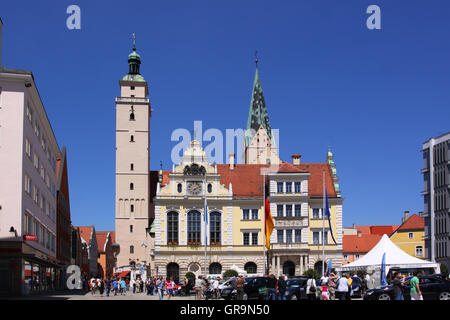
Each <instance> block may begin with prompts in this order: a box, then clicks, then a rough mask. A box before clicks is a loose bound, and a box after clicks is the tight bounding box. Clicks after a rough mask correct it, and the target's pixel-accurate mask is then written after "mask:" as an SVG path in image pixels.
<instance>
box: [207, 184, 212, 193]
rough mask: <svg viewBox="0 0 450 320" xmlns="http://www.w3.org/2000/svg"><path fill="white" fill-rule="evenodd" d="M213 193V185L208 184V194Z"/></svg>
mask: <svg viewBox="0 0 450 320" xmlns="http://www.w3.org/2000/svg"><path fill="white" fill-rule="evenodd" d="M211 192H212V184H211V183H210V184H208V193H211Z"/></svg>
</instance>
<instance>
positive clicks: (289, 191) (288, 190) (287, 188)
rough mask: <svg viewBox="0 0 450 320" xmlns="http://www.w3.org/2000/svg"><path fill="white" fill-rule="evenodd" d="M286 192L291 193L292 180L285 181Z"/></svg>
mask: <svg viewBox="0 0 450 320" xmlns="http://www.w3.org/2000/svg"><path fill="white" fill-rule="evenodd" d="M286 193H292V182H286Z"/></svg>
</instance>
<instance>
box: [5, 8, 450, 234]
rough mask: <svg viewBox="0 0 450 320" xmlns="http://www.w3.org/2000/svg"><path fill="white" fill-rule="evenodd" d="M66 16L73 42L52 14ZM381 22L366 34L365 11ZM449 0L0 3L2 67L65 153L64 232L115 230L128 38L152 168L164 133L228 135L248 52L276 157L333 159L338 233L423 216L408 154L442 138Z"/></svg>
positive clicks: (245, 86)
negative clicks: (36, 95)
mask: <svg viewBox="0 0 450 320" xmlns="http://www.w3.org/2000/svg"><path fill="white" fill-rule="evenodd" d="M71 4H77V5H79V6H80V8H81V30H68V29H67V28H66V18H67V17H68V15H67V14H66V8H67V7H68V6H69V5H71ZM372 4H376V5H379V6H380V8H381V28H382V29H381V30H368V29H367V27H366V19H367V17H368V16H369V15H368V14H366V8H367V7H368V6H369V5H372ZM449 10H450V3H449V2H448V1H444V0H442V1H437V0H434V1H425V0H421V1H414V0H413V1H412V0H409V1H379V0H377V1H363V0H349V1H328V0H327V1H325V0H322V1H313V0H307V1H306V0H304V1H262V0H259V1H254V0H245V1H234V0H230V1H217V0H213V1H211V0H201V1H200V0H195V1H194V0H193V1H186V0H167V1H139V0H135V1H132V2H129V1H87V0H75V1H63V0H60V1H39V2H37V1H30V0H27V1H21V2H20V5H19V4H18V3H17V2H16V1H2V3H1V4H0V16H1V18H2V19H3V22H4V27H3V49H2V64H3V65H4V66H6V67H9V68H17V69H26V70H31V71H33V73H34V76H35V79H36V82H37V85H38V89H39V92H40V94H41V97H42V100H43V102H44V105H45V108H46V110H47V113H48V116H49V118H50V121H51V123H52V126H53V129H54V131H55V133H56V136H57V139H58V142H59V144H60V147H62V146H66V147H67V149H68V161H69V162H68V165H69V179H70V200H71V212H72V221H73V224H74V225H91V224H94V225H95V226H96V229H97V230H107V229H113V228H114V183H115V177H114V166H115V132H114V130H115V114H114V112H115V110H114V98H115V97H116V96H118V95H119V83H118V81H119V79H120V78H121V77H122V76H123V75H124V74H126V73H127V71H128V67H127V55H128V54H129V52H130V51H131V46H132V41H131V33H133V32H135V33H136V36H137V40H136V46H137V49H138V52H139V53H140V55H141V57H142V60H143V63H142V66H141V73H142V74H143V76H144V77H145V78H146V80H147V81H149V90H150V97H151V101H152V107H153V109H154V110H155V111H154V113H153V117H152V120H151V169H152V170H157V169H159V162H160V161H163V164H164V169H167V170H168V169H171V167H172V164H171V159H170V153H171V149H172V147H173V146H174V145H175V144H176V143H175V142H171V141H170V136H171V133H172V131H173V130H174V129H176V128H186V129H188V130H192V129H193V122H194V120H202V121H203V130H205V129H208V128H218V129H220V130H223V131H225V129H227V128H230V129H232V128H243V127H245V125H246V123H247V115H248V109H249V104H250V94H251V89H252V88H251V87H252V84H253V76H254V71H255V70H254V68H255V65H254V62H253V59H254V52H255V50H258V53H259V58H260V64H259V71H260V76H261V82H262V87H263V90H264V94H265V99H266V104H267V107H268V111H269V117H270V121H271V126H272V128H278V129H279V130H280V151H281V152H280V153H281V158H282V159H283V160H286V161H290V156H291V155H292V154H293V153H300V154H302V161H303V162H323V161H324V160H325V156H326V151H327V146H328V145H331V146H332V150H333V152H334V154H335V162H336V164H337V170H338V176H339V178H340V184H341V188H342V191H343V196H344V198H345V201H344V225H346V226H350V225H351V224H352V223H356V224H398V223H400V218H401V215H402V214H403V211H404V210H410V211H413V212H417V211H419V210H423V198H422V196H421V194H420V192H421V191H422V190H423V180H422V179H423V178H422V175H421V173H420V169H421V168H422V154H421V152H420V150H421V145H422V142H424V141H425V140H427V139H428V138H430V137H432V136H437V135H439V134H441V133H445V132H447V131H449V118H450V111H449V110H450V109H449V107H448V106H449V102H450V82H449V79H450V77H449V74H450V59H449V54H450V42H449V41H447V39H448V34H449V33H450V21H449V20H448V12H449Z"/></svg>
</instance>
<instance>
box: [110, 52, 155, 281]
mask: <svg viewBox="0 0 450 320" xmlns="http://www.w3.org/2000/svg"><path fill="white" fill-rule="evenodd" d="M140 64H141V58H140V56H139V54H138V53H137V52H136V48H135V46H133V52H132V53H131V54H130V55H129V56H128V65H129V72H128V74H126V75H125V76H124V77H123V78H122V80H120V81H119V84H120V96H119V97H117V98H116V204H115V207H116V210H115V214H116V217H115V220H116V241H117V243H118V244H119V245H120V251H119V253H118V254H117V266H116V267H118V268H120V269H121V270H129V268H130V267H131V269H133V267H136V268H138V270H140V271H141V276H142V277H146V274H147V271H148V270H149V269H150V268H151V265H150V264H151V261H150V260H151V258H150V249H151V248H150V222H151V221H150V216H151V204H150V171H149V163H150V117H151V107H150V99H149V97H148V86H147V82H146V81H145V80H144V78H143V77H142V76H141V75H140V71H139V69H140ZM127 268H128V269H127Z"/></svg>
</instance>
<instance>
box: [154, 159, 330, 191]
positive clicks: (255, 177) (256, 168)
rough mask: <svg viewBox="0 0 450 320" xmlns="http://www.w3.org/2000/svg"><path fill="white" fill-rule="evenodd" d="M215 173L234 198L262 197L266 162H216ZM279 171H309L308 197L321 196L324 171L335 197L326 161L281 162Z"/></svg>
mask: <svg viewBox="0 0 450 320" xmlns="http://www.w3.org/2000/svg"><path fill="white" fill-rule="evenodd" d="M215 166H217V173H218V174H219V175H220V183H221V184H223V185H224V186H225V187H226V188H228V187H229V185H230V183H231V184H232V185H233V195H234V197H235V198H247V199H248V198H262V195H263V185H264V182H263V179H262V176H261V169H262V168H267V167H268V166H269V165H267V164H236V165H235V166H234V169H233V170H230V165H229V164H216V165H215ZM278 172H279V173H309V174H310V175H309V177H308V193H309V196H310V197H322V196H323V190H322V189H323V172H325V185H326V188H327V194H328V197H329V198H335V197H336V192H335V190H334V184H333V179H332V177H331V174H330V169H329V166H328V164H326V163H303V164H300V165H298V166H295V165H293V164H291V163H289V162H283V163H282V164H281V165H280V167H279V170H278ZM169 174H171V171H164V172H163V183H162V185H163V186H164V185H167V184H168V183H169Z"/></svg>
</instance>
